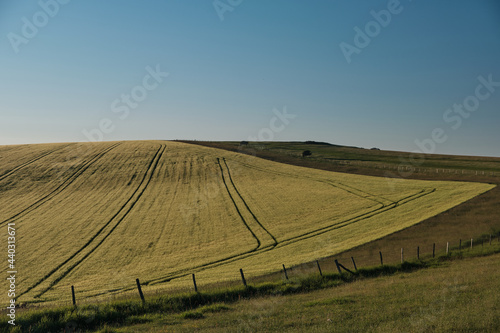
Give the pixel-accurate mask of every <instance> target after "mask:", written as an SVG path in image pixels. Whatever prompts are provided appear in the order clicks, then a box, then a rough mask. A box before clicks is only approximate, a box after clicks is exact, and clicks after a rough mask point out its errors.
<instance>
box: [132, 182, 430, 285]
mask: <svg viewBox="0 0 500 333" xmlns="http://www.w3.org/2000/svg"><path fill="white" fill-rule="evenodd" d="M433 192H434V189H433V190H430V191H428V192H424V191H422V192H420V193H417V194H413V195H411V196H409V197H406V198H403V199H401V201H404V202H403V203H399V202H398V203H395V204H394V205H390V206H387V207H380V208H377V209H375V210H373V211H370V212H367V213H364V214H360V215H358V216H355V217H352V218H350V219H347V220H343V221H340V222H337V223H336V224H333V225H329V226H325V227H323V228H318V229H316V230H312V231H309V232H306V233H304V234H301V235H298V236H294V237H290V238H287V239H284V240H282V241H280V242H279V243H278V245H277V246H273V247H271V248H270V247H265V248H261V249H259V250H251V251H245V252H243V253H240V254H236V255H233V256H230V257H227V258H223V259H219V260H216V261H213V262H209V263H206V264H202V265H198V266H195V267H191V268H185V269H182V270H179V271H176V272H172V273H170V274H169V275H167V276H165V277H161V278H157V279H152V280H149V281H145V282H144V283H143V284H144V285H149V284H151V285H154V284H159V283H164V282H169V281H171V280H174V279H178V278H181V277H184V276H188V275H190V274H191V273H192V272H193V271H202V270H204V269H208V268H213V267H217V266H221V265H224V264H227V263H231V262H235V261H238V260H242V259H245V258H248V257H251V256H255V255H259V254H262V253H263V252H268V251H271V250H273V249H274V248H276V247H284V246H288V245H290V244H294V243H297V242H299V241H302V240H304V239H308V238H312V237H316V236H318V235H321V234H324V233H327V232H330V231H333V230H336V229H340V228H343V227H345V226H348V225H350V224H353V223H356V222H360V221H363V220H365V219H367V218H370V217H373V216H375V215H379V214H381V213H384V212H386V211H389V210H391V209H394V208H396V207H399V206H401V205H402V204H404V203H407V202H410V201H413V200H416V199H418V198H421V197H423V196H425V195H428V194H430V193H433ZM131 289H133V288H131Z"/></svg>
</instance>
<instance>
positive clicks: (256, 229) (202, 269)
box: [0, 141, 494, 302]
mask: <svg viewBox="0 0 500 333" xmlns="http://www.w3.org/2000/svg"><path fill="white" fill-rule="evenodd" d="M493 187H494V185H490V184H481V183H470V182H443V181H420V180H396V179H386V178H377V177H369V176H360V175H351V174H343V173H335V172H328V171H322V170H315V169H309V168H303V167H297V166H291V165H284V164H279V163H275V162H271V161H266V160H263V159H259V158H255V157H253V156H248V155H243V154H237V153H233V152H228V151H224V150H219V149H215V148H207V147H201V146H194V145H189V144H185V143H179V142H170V141H130V142H102V143H67V144H46V145H22V146H0V203H1V204H0V207H1V209H0V224H1V226H2V229H4V230H5V232H3V233H2V242H3V243H4V244H5V243H6V241H7V232H6V231H7V225H8V224H13V225H15V228H16V262H15V263H16V269H17V271H18V273H17V276H16V278H17V280H16V284H17V287H16V288H17V290H16V294H17V297H18V300H19V301H21V302H47V301H61V300H68V299H70V297H71V296H70V295H71V294H70V292H69V290H70V286H75V290H76V291H77V296H78V297H79V298H92V297H96V296H102V295H105V296H106V295H119V294H121V293H123V292H125V291H128V290H131V289H134V288H135V279H136V278H140V280H141V282H142V283H143V284H144V285H145V287H144V289H145V291H147V292H150V291H151V292H153V291H155V290H156V291H158V290H161V289H162V288H167V287H168V288H174V287H178V288H182V287H185V286H188V285H190V284H191V283H192V282H191V274H192V273H196V277H197V280H198V283H199V284H204V283H212V282H217V281H225V280H235V279H238V278H239V269H240V268H243V269H244V270H245V274H246V275H247V276H248V277H252V276H257V275H262V274H266V273H270V272H274V271H277V270H279V269H280V268H281V265H282V264H286V265H287V266H292V265H296V264H300V263H304V262H308V261H312V260H315V259H319V258H322V257H325V256H329V255H333V254H336V253H339V252H341V251H345V250H347V249H350V248H353V247H355V246H358V245H361V244H364V243H366V242H369V241H372V240H375V239H378V238H381V237H383V236H386V235H388V234H391V233H393V232H396V231H398V230H401V229H404V228H407V227H409V226H411V225H414V224H416V223H419V222H421V221H423V220H425V219H427V218H429V217H432V216H434V215H437V214H439V213H441V212H443V211H446V210H448V209H450V208H452V207H454V206H456V205H458V204H460V203H462V202H464V201H467V200H468V199H471V198H473V197H475V196H477V195H479V194H481V193H483V192H486V191H488V190H490V189H491V188H493ZM2 288H5V289H2V290H7V289H8V288H7V284H6V282H2Z"/></svg>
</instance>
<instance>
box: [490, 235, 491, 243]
mask: <svg viewBox="0 0 500 333" xmlns="http://www.w3.org/2000/svg"><path fill="white" fill-rule="evenodd" d="M490 245H491V234H490Z"/></svg>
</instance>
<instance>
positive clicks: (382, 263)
mask: <svg viewBox="0 0 500 333" xmlns="http://www.w3.org/2000/svg"><path fill="white" fill-rule="evenodd" d="M378 254H380V265H382V266H384V260H383V259H382V251H378Z"/></svg>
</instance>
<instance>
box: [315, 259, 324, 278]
mask: <svg viewBox="0 0 500 333" xmlns="http://www.w3.org/2000/svg"><path fill="white" fill-rule="evenodd" d="M316 265H317V266H318V271H319V275H321V276H323V272H322V271H321V266H320V265H319V261H318V260H316Z"/></svg>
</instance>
